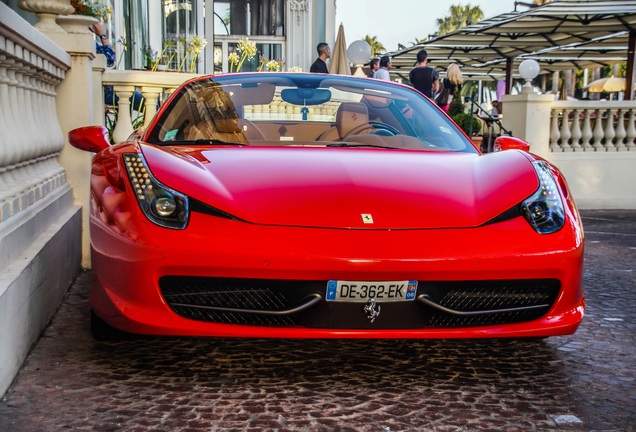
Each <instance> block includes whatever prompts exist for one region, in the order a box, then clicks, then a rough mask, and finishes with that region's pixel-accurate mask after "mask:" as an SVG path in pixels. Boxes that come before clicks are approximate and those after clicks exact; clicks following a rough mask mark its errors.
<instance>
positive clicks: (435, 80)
mask: <svg viewBox="0 0 636 432" xmlns="http://www.w3.org/2000/svg"><path fill="white" fill-rule="evenodd" d="M427 64H428V54H427V52H426V50H421V51H420V52H418V53H417V66H416V67H414V68H413V69H411V72H409V79H410V80H411V84H412V85H413V87H415V88H416V89H417V90H419V91H420V92H422V93H423V94H424V96H428V97H429V98H431V99H433V95H434V94H435V92H436V91H437V90H438V88H439V73H438V72H437V71H436V70H435V68H432V67H430V66H427Z"/></svg>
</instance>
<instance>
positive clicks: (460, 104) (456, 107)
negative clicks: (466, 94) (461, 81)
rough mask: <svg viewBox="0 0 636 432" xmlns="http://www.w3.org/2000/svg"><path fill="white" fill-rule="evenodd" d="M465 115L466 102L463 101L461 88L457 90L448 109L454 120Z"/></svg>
mask: <svg viewBox="0 0 636 432" xmlns="http://www.w3.org/2000/svg"><path fill="white" fill-rule="evenodd" d="M463 113H464V101H463V99H462V94H461V90H460V89H459V88H456V89H455V93H454V94H453V100H452V101H451V103H450V105H449V107H448V115H449V116H451V118H453V119H454V118H455V116H456V115H458V114H463Z"/></svg>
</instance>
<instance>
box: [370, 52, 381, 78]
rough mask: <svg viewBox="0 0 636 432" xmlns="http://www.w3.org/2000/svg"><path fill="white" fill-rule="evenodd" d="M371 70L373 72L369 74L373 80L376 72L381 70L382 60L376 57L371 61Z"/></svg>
mask: <svg viewBox="0 0 636 432" xmlns="http://www.w3.org/2000/svg"><path fill="white" fill-rule="evenodd" d="M369 68H371V72H369V78H373V76H374V75H375V73H376V71H377V70H378V69H380V59H379V58H377V57H374V58H372V59H371V63H369Z"/></svg>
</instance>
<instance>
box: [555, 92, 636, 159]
mask: <svg viewBox="0 0 636 432" xmlns="http://www.w3.org/2000/svg"><path fill="white" fill-rule="evenodd" d="M635 139H636V101H621V102H612V101H601V102H597V101H555V102H554V103H553V104H552V110H551V114H550V150H551V151H552V152H614V151H636V144H635V143H634V140H635Z"/></svg>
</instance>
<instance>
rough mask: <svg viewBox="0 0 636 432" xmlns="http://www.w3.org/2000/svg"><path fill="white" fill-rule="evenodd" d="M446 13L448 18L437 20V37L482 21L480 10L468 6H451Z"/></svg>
mask: <svg viewBox="0 0 636 432" xmlns="http://www.w3.org/2000/svg"><path fill="white" fill-rule="evenodd" d="M448 12H449V15H448V16H446V17H444V18H438V19H437V34H438V35H439V36H441V35H444V34H446V33H450V32H453V31H455V30H458V29H460V28H462V27H466V26H467V25H470V24H474V23H476V22H478V21H480V20H482V19H484V12H483V11H482V10H481V8H480V7H479V6H471V5H470V4H467V5H466V6H462V5H451V7H450V8H449V9H448Z"/></svg>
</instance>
